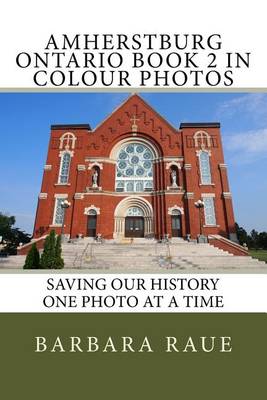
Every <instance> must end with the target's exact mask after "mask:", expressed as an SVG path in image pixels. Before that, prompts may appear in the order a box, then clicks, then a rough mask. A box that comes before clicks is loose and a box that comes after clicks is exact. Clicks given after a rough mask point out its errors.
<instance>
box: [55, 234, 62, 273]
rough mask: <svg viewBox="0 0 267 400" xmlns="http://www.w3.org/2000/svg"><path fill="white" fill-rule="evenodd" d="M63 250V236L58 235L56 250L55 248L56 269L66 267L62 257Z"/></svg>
mask: <svg viewBox="0 0 267 400" xmlns="http://www.w3.org/2000/svg"><path fill="white" fill-rule="evenodd" d="M61 253H62V248H61V236H60V235H58V236H57V239H56V248H55V263H54V268H56V269H61V268H63V267H64V260H63V258H62V257H61Z"/></svg>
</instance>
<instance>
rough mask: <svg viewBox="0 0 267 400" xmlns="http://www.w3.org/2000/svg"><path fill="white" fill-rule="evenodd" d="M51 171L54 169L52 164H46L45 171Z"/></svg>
mask: <svg viewBox="0 0 267 400" xmlns="http://www.w3.org/2000/svg"><path fill="white" fill-rule="evenodd" d="M51 169H52V165H51V164H45V166H44V170H45V171H51Z"/></svg>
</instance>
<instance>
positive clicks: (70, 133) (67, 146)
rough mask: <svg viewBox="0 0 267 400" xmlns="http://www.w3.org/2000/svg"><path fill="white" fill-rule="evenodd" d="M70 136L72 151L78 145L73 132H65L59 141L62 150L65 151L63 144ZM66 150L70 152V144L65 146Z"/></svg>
mask: <svg viewBox="0 0 267 400" xmlns="http://www.w3.org/2000/svg"><path fill="white" fill-rule="evenodd" d="M68 135H70V136H72V139H70V140H71V148H72V149H74V148H75V143H76V140H77V137H76V136H75V135H74V133H73V132H65V133H63V135H61V137H60V139H59V140H60V145H59V148H60V149H63V142H64V140H65V139H66V138H65V136H68ZM65 148H66V150H68V149H69V144H67V145H66V146H65Z"/></svg>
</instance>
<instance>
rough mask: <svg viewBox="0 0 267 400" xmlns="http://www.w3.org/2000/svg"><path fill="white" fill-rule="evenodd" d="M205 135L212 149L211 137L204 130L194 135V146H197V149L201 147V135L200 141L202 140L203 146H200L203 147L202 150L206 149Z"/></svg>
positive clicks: (208, 145)
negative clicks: (199, 143)
mask: <svg viewBox="0 0 267 400" xmlns="http://www.w3.org/2000/svg"><path fill="white" fill-rule="evenodd" d="M203 133H204V136H206V138H207V147H211V145H210V135H209V134H208V132H206V131H203V130H201V131H197V132H195V133H194V136H193V138H194V145H195V147H199V145H198V140H199V137H198V136H200V135H201V137H200V139H201V145H200V147H201V148H202V149H203V148H205V144H204V140H203Z"/></svg>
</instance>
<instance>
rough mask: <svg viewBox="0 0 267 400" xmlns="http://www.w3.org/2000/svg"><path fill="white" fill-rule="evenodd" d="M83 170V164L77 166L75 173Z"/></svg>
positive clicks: (84, 168)
mask: <svg viewBox="0 0 267 400" xmlns="http://www.w3.org/2000/svg"><path fill="white" fill-rule="evenodd" d="M85 170H86V167H85V165H83V164H78V165H77V171H85Z"/></svg>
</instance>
